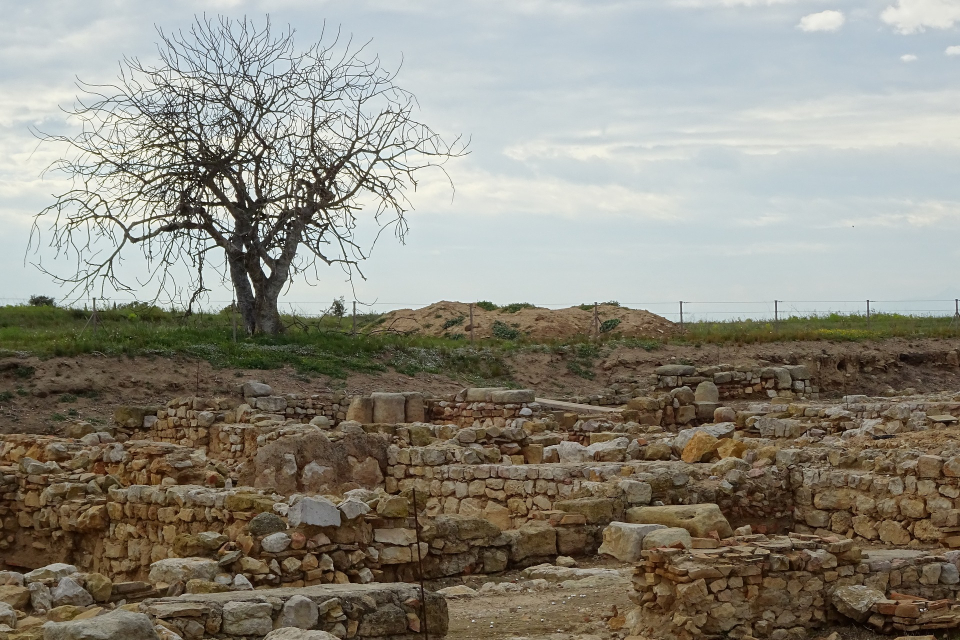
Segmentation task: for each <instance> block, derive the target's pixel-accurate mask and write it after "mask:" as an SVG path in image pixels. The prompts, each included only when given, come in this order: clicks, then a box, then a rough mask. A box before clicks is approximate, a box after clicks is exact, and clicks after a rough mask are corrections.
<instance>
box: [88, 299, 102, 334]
mask: <svg viewBox="0 0 960 640" xmlns="http://www.w3.org/2000/svg"><path fill="white" fill-rule="evenodd" d="M90 319H91V320H92V321H93V335H97V325H98V324H99V323H100V316H99V315H98V314H97V299H96V298H94V299H93V315H92V316H90Z"/></svg>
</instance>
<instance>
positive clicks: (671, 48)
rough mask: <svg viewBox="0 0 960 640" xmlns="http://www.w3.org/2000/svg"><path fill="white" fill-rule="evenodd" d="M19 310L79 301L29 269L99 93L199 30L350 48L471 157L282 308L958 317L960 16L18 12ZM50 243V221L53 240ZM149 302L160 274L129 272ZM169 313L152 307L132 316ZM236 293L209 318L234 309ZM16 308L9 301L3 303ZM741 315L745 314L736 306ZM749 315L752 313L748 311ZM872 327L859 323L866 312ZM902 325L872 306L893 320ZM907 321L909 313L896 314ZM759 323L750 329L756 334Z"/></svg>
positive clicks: (14, 110) (42, 2)
mask: <svg viewBox="0 0 960 640" xmlns="http://www.w3.org/2000/svg"><path fill="white" fill-rule="evenodd" d="M0 11H2V16H3V18H2V27H3V28H2V29H0V273H2V274H3V278H2V285H0V304H4V303H12V302H15V301H16V300H18V299H24V298H27V297H29V296H30V295H34V294H46V295H52V296H55V297H58V298H61V297H62V296H64V295H65V294H66V289H64V288H62V287H60V286H59V285H57V284H56V283H55V282H54V281H53V280H52V279H51V278H50V276H49V275H46V274H44V273H43V272H42V271H40V270H39V269H37V268H36V267H35V266H34V263H35V262H37V261H38V260H44V262H45V263H46V264H51V263H50V258H51V257H52V254H51V252H50V250H49V249H47V248H45V247H44V245H43V244H42V241H43V240H45V239H48V237H49V236H46V235H41V244H39V245H37V243H35V244H34V248H33V249H31V250H30V251H29V252H28V251H27V244H28V240H29V238H30V230H31V224H32V222H33V216H34V214H36V213H37V212H38V211H40V210H41V209H43V207H45V206H46V205H48V204H50V203H51V202H52V201H53V196H52V194H53V193H55V192H56V191H57V188H58V186H61V184H62V183H59V182H58V179H57V178H56V177H54V176H50V175H49V174H47V175H44V173H43V171H44V168H45V167H46V166H47V165H48V164H49V163H50V162H51V161H53V160H54V159H55V158H56V157H57V153H58V151H59V150H58V149H56V148H51V147H50V145H41V146H39V147H38V143H37V139H36V138H35V137H34V134H33V133H32V131H34V130H36V129H42V130H69V127H70V126H71V124H70V123H69V122H68V121H67V120H66V118H65V116H64V114H63V112H62V111H61V110H60V107H61V106H69V105H71V104H72V103H73V100H74V99H75V97H76V95H77V93H78V90H77V88H76V85H75V81H76V79H77V78H80V79H82V80H84V81H88V82H97V81H109V80H110V79H112V78H114V77H115V75H116V73H117V70H118V66H117V63H118V60H119V59H120V58H122V57H123V56H125V55H126V56H137V57H140V58H142V59H144V60H150V59H151V56H154V55H155V51H156V49H155V44H154V43H155V42H156V40H157V36H156V31H155V29H156V28H157V27H160V28H162V29H164V30H166V31H172V30H176V29H180V28H185V27H188V26H189V25H190V23H191V22H192V20H193V19H194V16H196V15H198V14H204V13H205V14H207V15H216V14H224V15H227V16H231V17H234V18H242V17H244V16H247V17H250V18H252V19H254V20H257V21H262V20H263V19H264V18H265V16H266V15H268V14H269V16H270V20H271V21H272V23H273V24H274V25H281V26H283V25H287V24H289V25H292V26H293V27H294V29H295V30H296V32H297V39H298V42H302V43H304V44H308V43H311V42H313V41H314V40H316V39H317V38H319V37H320V35H321V32H322V30H323V28H324V25H326V26H327V30H328V32H329V30H330V28H331V26H334V27H336V26H339V28H340V29H341V30H342V31H343V32H344V33H346V34H350V35H352V36H353V38H354V39H355V41H358V42H360V41H368V40H369V41H370V44H369V45H368V50H369V51H371V52H376V54H377V55H379V56H380V57H381V59H382V60H383V61H384V63H385V64H386V65H387V66H392V67H396V66H398V65H400V63H401V61H402V67H401V69H400V72H399V76H398V78H397V83H398V84H399V85H400V86H402V87H404V88H406V89H409V90H410V91H412V92H413V93H414V94H416V96H417V98H418V100H419V104H420V113H419V114H418V115H419V117H420V118H421V119H422V120H423V121H425V122H427V123H429V124H430V125H431V126H432V127H433V128H434V129H435V130H437V131H438V132H440V133H441V134H443V135H444V136H448V137H454V136H456V135H458V134H464V135H466V136H468V137H469V138H470V140H471V144H470V151H471V153H470V155H469V156H467V157H465V158H460V159H456V160H454V161H452V162H450V164H449V165H448V166H447V169H448V172H449V175H450V177H451V178H452V180H453V182H454V184H455V192H451V190H450V188H449V185H448V184H447V183H446V181H445V179H444V178H443V176H442V175H437V174H434V175H433V176H428V177H427V178H428V179H427V180H425V181H424V182H423V183H422V184H421V186H420V188H419V189H418V191H417V193H415V194H411V200H412V203H413V205H414V206H415V210H414V211H412V212H410V214H409V222H410V234H409V236H408V237H407V239H406V242H405V243H404V244H401V243H399V242H397V241H395V240H394V239H393V238H392V237H391V236H390V235H389V234H387V236H386V237H382V238H381V239H380V241H378V243H377V244H376V246H375V247H374V249H373V251H372V254H371V258H370V260H369V261H368V262H367V264H366V265H365V266H364V273H365V275H366V280H363V279H360V278H355V279H354V282H353V284H352V285H351V283H349V282H346V281H345V279H344V276H343V274H342V272H340V271H339V270H336V269H327V270H321V271H320V278H319V280H311V281H309V282H306V281H302V280H301V281H297V282H294V283H292V285H291V286H290V288H289V290H288V291H287V292H286V294H285V295H284V298H283V303H284V305H285V306H284V308H286V309H293V310H299V311H302V312H314V311H317V310H319V309H321V308H323V307H325V306H327V305H329V302H330V300H332V299H333V298H336V297H339V296H344V297H345V298H346V300H347V301H348V304H349V302H350V301H352V300H353V299H354V298H355V297H356V299H358V300H359V301H360V303H361V305H364V304H374V306H373V307H366V308H371V309H374V310H377V311H383V310H386V309H388V308H396V307H409V306H419V305H421V304H427V303H430V302H433V301H437V300H442V299H447V300H461V301H465V302H469V301H475V300H492V301H494V302H497V303H509V302H518V301H526V302H532V303H536V304H540V305H551V306H568V305H573V304H580V303H583V302H593V301H601V302H602V301H605V300H618V301H620V302H622V303H624V304H631V305H632V306H642V307H646V308H650V309H651V310H654V311H657V312H660V313H663V314H665V315H669V314H674V313H675V312H676V307H677V303H675V302H672V301H679V300H685V301H687V303H686V304H687V306H686V313H687V314H688V315H689V314H692V315H695V314H697V313H728V314H737V313H743V312H746V311H747V310H754V309H760V308H762V309H767V308H770V307H772V302H770V301H772V300H775V299H776V300H781V301H788V302H786V303H780V305H781V306H780V308H781V309H783V308H784V307H786V308H787V309H794V310H798V311H803V310H817V311H823V310H829V309H831V308H841V306H842V305H841V304H840V303H839V302H837V301H861V300H866V299H873V300H880V301H932V300H943V301H947V300H949V301H950V302H949V303H948V302H915V303H914V302H911V303H909V304H904V305H903V308H909V309H914V310H918V311H924V310H932V309H934V308H936V309H940V308H948V307H949V308H951V309H952V307H953V302H952V300H953V299H954V298H957V297H960V282H958V280H957V265H958V258H960V243H958V242H957V239H958V237H960V0H849V1H840V0H830V1H820V0H792V1H791V0H502V1H501V0H458V1H457V2H450V1H449V0H446V1H444V0H390V1H381V0H326V1H322V0H309V1H308V0H275V1H267V0H260V1H245V0H220V1H210V2H201V1H193V2H189V1H185V0H181V1H176V0H168V1H166V2H163V3H157V2H126V1H123V0H86V1H85V2H83V3H80V2H75V1H74V2H71V1H68V0H32V1H31V2H29V3H25V2H12V1H10V0H0ZM42 228H44V227H43V223H42ZM125 268H126V269H127V270H128V271H129V273H130V274H131V278H132V281H133V284H134V285H136V281H137V275H136V274H138V273H139V272H140V270H141V267H140V262H139V261H138V260H137V256H136V255H134V254H131V257H130V259H129V260H128V261H127V262H126V263H125ZM134 295H136V297H139V298H140V299H150V298H151V297H152V295H153V292H152V291H151V290H150V289H149V287H143V288H137V289H136V291H135V293H134V294H131V293H129V292H123V293H118V294H111V293H109V292H108V293H107V296H108V297H111V296H112V297H113V299H118V300H124V299H130V298H131V297H133V296H134ZM229 299H230V295H229V293H228V289H227V288H221V287H219V286H215V288H214V291H212V292H211V293H210V295H209V298H208V300H207V302H206V303H205V304H207V305H209V306H210V307H217V306H223V301H224V300H227V301H229ZM5 301H6V302H5ZM721 302H729V304H726V305H722V304H720V303H721ZM746 303H753V306H750V305H748V304H746ZM850 304H852V305H854V307H855V306H856V305H857V304H860V303H859V302H857V303H850ZM883 304H884V303H883V302H880V303H876V302H875V303H874V309H875V310H876V309H877V306H880V307H882V306H883ZM893 304H894V303H893V302H890V303H889V305H893ZM751 312H752V311H751Z"/></svg>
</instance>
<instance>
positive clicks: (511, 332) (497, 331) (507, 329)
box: [491, 320, 520, 340]
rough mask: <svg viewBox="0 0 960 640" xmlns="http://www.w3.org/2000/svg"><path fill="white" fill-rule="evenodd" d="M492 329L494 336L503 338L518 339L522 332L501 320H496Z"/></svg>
mask: <svg viewBox="0 0 960 640" xmlns="http://www.w3.org/2000/svg"><path fill="white" fill-rule="evenodd" d="M491 331H492V333H493V335H494V337H496V338H500V339H501V340H516V339H517V338H519V337H520V332H519V331H518V330H517V329H515V328H513V327H511V326H510V325H508V324H507V323H505V322H500V321H499V320H496V321H494V323H493V329H491Z"/></svg>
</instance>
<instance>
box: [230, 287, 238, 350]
mask: <svg viewBox="0 0 960 640" xmlns="http://www.w3.org/2000/svg"><path fill="white" fill-rule="evenodd" d="M230 321H231V322H232V324H233V341H234V342H236V341H237V299H236V298H234V299H233V300H231V301H230Z"/></svg>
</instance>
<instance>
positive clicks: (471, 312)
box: [470, 302, 473, 344]
mask: <svg viewBox="0 0 960 640" xmlns="http://www.w3.org/2000/svg"><path fill="white" fill-rule="evenodd" d="M470 343H471V344H472V343H473V303H472V302H471V303H470Z"/></svg>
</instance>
